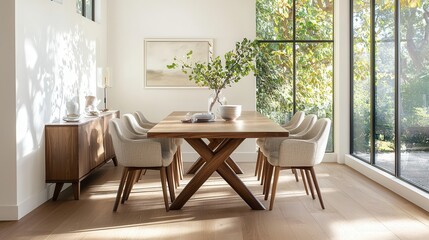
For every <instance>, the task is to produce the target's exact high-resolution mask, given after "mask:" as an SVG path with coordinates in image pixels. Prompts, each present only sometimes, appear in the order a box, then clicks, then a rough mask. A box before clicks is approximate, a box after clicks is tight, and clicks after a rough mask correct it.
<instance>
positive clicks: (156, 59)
mask: <svg viewBox="0 0 429 240" xmlns="http://www.w3.org/2000/svg"><path fill="white" fill-rule="evenodd" d="M189 51H192V59H191V60H190V62H191V63H193V62H208V61H209V60H210V59H211V56H212V54H213V40H212V39H145V41H144V53H145V54H144V56H145V58H144V78H145V87H146V88H196V87H198V86H197V85H196V84H195V83H194V82H192V81H189V79H188V76H187V75H186V74H184V73H183V72H182V71H181V69H180V68H177V69H168V68H167V65H169V64H171V63H173V61H174V58H175V57H176V58H177V59H183V60H184V61H186V54H187V53H188V52H189Z"/></svg>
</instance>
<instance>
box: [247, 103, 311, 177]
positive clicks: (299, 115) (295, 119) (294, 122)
mask: <svg viewBox="0 0 429 240" xmlns="http://www.w3.org/2000/svg"><path fill="white" fill-rule="evenodd" d="M304 117H305V112H303V111H298V112H296V113H295V114H294V115H293V116H292V118H291V119H290V121H289V122H287V123H285V124H284V125H282V127H283V128H285V129H286V130H289V131H291V130H293V129H295V128H297V127H298V126H299V125H300V124H301V122H302V121H303V120H304ZM264 141H265V138H258V139H256V145H257V146H258V156H257V158H256V167H255V176H257V177H258V180H259V179H261V176H262V171H263V169H264V161H263V155H262V152H261V150H260V149H261V146H262V145H263V144H264ZM263 181H264V178H263V177H262V181H261V184H263Z"/></svg>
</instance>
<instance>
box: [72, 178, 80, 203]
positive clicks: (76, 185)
mask: <svg viewBox="0 0 429 240" xmlns="http://www.w3.org/2000/svg"><path fill="white" fill-rule="evenodd" d="M73 195H74V200H79V197H80V182H74V183H73Z"/></svg>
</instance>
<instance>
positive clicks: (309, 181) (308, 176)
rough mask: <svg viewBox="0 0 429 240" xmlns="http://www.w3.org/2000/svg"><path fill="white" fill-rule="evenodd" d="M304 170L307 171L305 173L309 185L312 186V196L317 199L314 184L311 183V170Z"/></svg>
mask: <svg viewBox="0 0 429 240" xmlns="http://www.w3.org/2000/svg"><path fill="white" fill-rule="evenodd" d="M304 171H305V175H306V177H307V183H308V187H309V188H310V192H311V197H312V198H313V199H316V197H315V196H314V190H313V184H311V176H310V171H309V170H308V169H304Z"/></svg>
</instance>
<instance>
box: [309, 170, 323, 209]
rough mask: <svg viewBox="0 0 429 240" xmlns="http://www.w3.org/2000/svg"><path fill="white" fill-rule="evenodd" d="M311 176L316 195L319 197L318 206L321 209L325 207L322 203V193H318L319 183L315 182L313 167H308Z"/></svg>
mask: <svg viewBox="0 0 429 240" xmlns="http://www.w3.org/2000/svg"><path fill="white" fill-rule="evenodd" d="M310 173H311V177H312V178H313V183H314V187H315V188H316V192H317V196H318V197H319V202H320V206H321V207H322V209H325V205H324V204H323V200H322V194H321V193H320V188H319V184H318V183H317V178H316V173H315V172H314V168H310Z"/></svg>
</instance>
